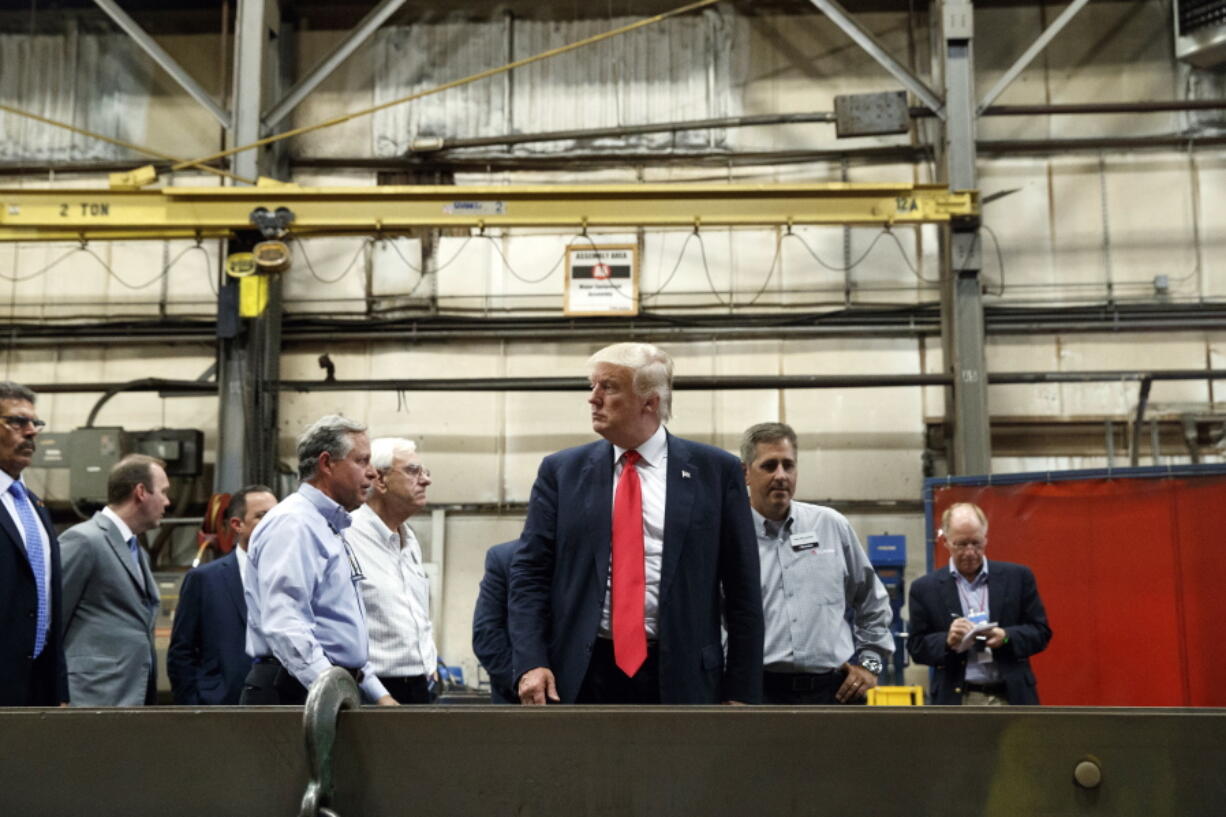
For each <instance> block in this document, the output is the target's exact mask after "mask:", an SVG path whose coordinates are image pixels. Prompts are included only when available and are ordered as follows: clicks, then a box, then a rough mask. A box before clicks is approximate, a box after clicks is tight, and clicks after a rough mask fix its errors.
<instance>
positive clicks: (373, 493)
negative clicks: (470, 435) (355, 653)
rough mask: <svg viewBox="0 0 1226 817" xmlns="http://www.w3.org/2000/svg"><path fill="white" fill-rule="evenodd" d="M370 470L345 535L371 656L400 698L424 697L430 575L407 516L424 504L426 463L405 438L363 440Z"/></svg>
mask: <svg viewBox="0 0 1226 817" xmlns="http://www.w3.org/2000/svg"><path fill="white" fill-rule="evenodd" d="M370 449H371V456H370V462H371V465H372V466H373V467H374V469H375V472H376V474H377V476H376V477H375V481H374V484H373V485H372V486H371V489H370V493H369V494H368V495H367V498H366V504H365V505H363V506H362V507H361V508H358V509H357V510H356V511H354V513H353V527H352V528H351V529H350V531H349V541H350V544H351V545H352V547H353V549H354V551H355V552H356V553H357V556H358V559H359V561H360V562H361V563H362V570H363V572H364V573H365V575H366V581H364V582H362V583H361V588H362V598H363V601H365V603H366V624H367V632H368V633H369V635H370V663H371V666H372V667H374V671H375V674H376V675H377V676H378V677H379V680H380V681H381V682H382V683H383V686H385V687H386V688H387V691H388V693H389V694H390V695H391V696H392V697H393V698H395V699H396V700H397V701H399V702H400V703H402V704H424V703H429V702H430V697H431V695H430V684H431V681H433V680H437V677H438V676H437V672H436V670H437V667H438V651H437V650H436V649H435V646H434V630H433V628H432V627H431V625H430V578H429V576H427V575H426V569H425V565H424V564H423V563H422V556H421V545H420V544H418V542H417V537H416V536H415V535H414V533H413V529H412V528H410V527H409V525H408V520H409V517H411V516H412V515H413V514H415V513H417V512H418V511H420V510H421V509H422V508H424V507H425V506H426V488H427V487H428V486H429V485H430V471H429V470H428V469H427V468H426V467H425V466H424V465H422V462H421V457H420V456H418V454H417V446H416V445H415V444H414V443H413V441H412V440H405V439H399V438H391V437H385V438H380V439H377V440H374V441H372V442H371V444H370Z"/></svg>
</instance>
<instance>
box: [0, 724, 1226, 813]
mask: <svg viewBox="0 0 1226 817" xmlns="http://www.w3.org/2000/svg"><path fill="white" fill-rule="evenodd" d="M0 757H2V758H3V760H2V761H0V813H2V814H13V815H16V814H20V815H23V817H37V816H38V815H73V814H80V815H84V814H89V815H91V816H93V815H124V817H133V815H146V814H147V815H158V816H159V817H161V816H162V815H167V814H170V815H174V817H195V815H201V817H204V815H208V817H216V815H225V814H241V815H253V816H258V817H273V815H286V817H289V815H294V814H297V813H298V808H299V804H300V803H301V801H302V796H303V791H304V788H305V786H306V783H307V763H306V759H305V752H304V749H303V737H302V710H301V709H300V708H289V707H286V708H284V709H282V708H261V709H246V710H243V709H209V710H203V709H188V708H171V707H165V708H159V709H152V710H134V709H113V710H64V711H60V710H36V709H31V710H6V711H0ZM1084 762H1089V763H1091V764H1093V765H1094V766H1096V767H1097V769H1098V770H1099V772H1100V774H1101V783H1100V785H1099V786H1098V787H1097V788H1084V787H1082V786H1081V785H1079V784H1078V783H1077V782H1076V781H1075V779H1074V770H1075V769H1076V767H1077V766H1078V764H1081V763H1084ZM1224 767H1226V710H1218V709H1200V710H1192V709H1061V708H1041V709H1030V710H1021V709H1002V710H999V711H991V710H969V709H967V710H961V709H956V708H944V707H916V708H865V709H857V710H855V711H847V710H845V709H837V708H807V709H792V708H782V707H772V708H763V707H692V708H671V707H657V708H645V707H644V708H622V707H604V708H600V707H549V708H546V709H536V710H528V709H520V708H518V707H490V706H450V707H420V708H419V707H412V708H408V707H406V708H402V709H395V710H382V709H380V710H375V709H369V708H368V709H363V710H361V711H357V712H343V713H341V715H340V720H339V729H338V733H337V742H336V746H335V754H334V763H333V777H334V783H335V796H334V798H333V800H332V807H333V808H334V809H335V811H336V813H337V814H338V815H340V817H357V815H388V814H405V813H410V812H420V813H426V814H430V815H434V816H435V817H443V816H444V815H465V816H466V817H467V816H468V815H478V814H490V815H512V814H514V815H545V816H546V817H571V816H572V815H593V816H594V817H605V815H608V817H613V816H614V815H616V816H617V817H627V815H644V817H672V816H673V815H702V816H703V817H720V815H729V817H732V816H733V815H735V817H743V815H747V814H752V815H772V816H779V817H783V816H785V815H806V817H808V816H809V815H817V814H831V815H835V814H838V815H842V814H866V815H886V816H888V815H899V817H917V815H930V814H931V815H938V814H940V815H976V817H983V816H985V815H986V817H992V815H1009V817H1014V815H1031V814H1042V815H1045V816H1046V817H1059V815H1069V817H1072V816H1073V815H1112V817H1130V815H1137V817H1142V816H1144V817H1150V816H1151V815H1178V817H1198V816H1199V815H1205V816H1206V817H1209V815H1213V817H1217V815H1219V814H1221V810H1222V807H1223V801H1224V797H1223V795H1226V783H1224V782H1223V779H1222V776H1221V769H1222V768H1224ZM1083 770H1084V769H1083Z"/></svg>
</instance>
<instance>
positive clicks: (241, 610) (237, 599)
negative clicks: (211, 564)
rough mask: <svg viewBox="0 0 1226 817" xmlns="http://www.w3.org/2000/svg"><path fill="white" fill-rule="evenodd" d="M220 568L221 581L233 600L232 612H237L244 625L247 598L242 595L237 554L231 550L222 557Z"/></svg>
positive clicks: (240, 573)
mask: <svg viewBox="0 0 1226 817" xmlns="http://www.w3.org/2000/svg"><path fill="white" fill-rule="evenodd" d="M221 570H222V571H223V572H222V583H223V584H224V585H225V586H226V591H227V592H228V593H229V595H230V601H232V602H234V612H236V613H238V617H239V618H241V619H242V620H243V624H244V625H245V624H246V623H247V600H246V599H245V598H244V597H243V574H242V572H241V571H240V570H239V569H238V554H237V553H234V552H231V553H230V555H229V556H227V557H226V558H225V559H223V560H222V567H221Z"/></svg>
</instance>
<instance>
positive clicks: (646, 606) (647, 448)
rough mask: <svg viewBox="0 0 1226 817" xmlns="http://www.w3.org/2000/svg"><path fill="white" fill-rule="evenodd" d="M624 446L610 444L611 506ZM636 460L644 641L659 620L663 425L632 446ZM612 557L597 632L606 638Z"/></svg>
mask: <svg viewBox="0 0 1226 817" xmlns="http://www.w3.org/2000/svg"><path fill="white" fill-rule="evenodd" d="M626 450H627V449H625V448H622V447H621V446H617V445H615V446H613V505H612V506H611V507H616V505H617V481H618V480H619V479H621V475H622V466H623V464H624V463H623V461H622V455H623V454H625V453H626ZM635 450H636V451H638V452H639V457H640V459H639V461H638V463H636V464H635V466H634V467H635V469H636V470H637V471H638V472H639V485H640V486H641V488H642V495H643V569H644V575H645V578H646V579H647V587H646V593H645V598H644V599H643V625H644V627H645V628H646V630H647V640H648V641H654V640H655V639H656V637H657V634H658V633H659V620H660V565H661V563H662V562H663V560H664V500H665V499H666V496H667V492H668V433H667V432H666V431H665V430H664V426H660V427H659V428H657V429H656V433H655V434H652V435H651V436H650V437H648V438H647V441H646V442H644V443H643V444H642V445H640V446H639V447H638V448H636V449H635ZM612 562H613V558H612V554H611V553H610V557H609V579H608V581H607V582H606V583H605V592H604V607H603V608H602V610H601V613H600V634H601V635H602V636H604V637H605V638H609V637H610V634H611V633H612V632H613V628H612V625H611V624H610V622H611V620H612V609H613V597H612V590H613V564H612Z"/></svg>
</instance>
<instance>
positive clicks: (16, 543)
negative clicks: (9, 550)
mask: <svg viewBox="0 0 1226 817" xmlns="http://www.w3.org/2000/svg"><path fill="white" fill-rule="evenodd" d="M0 532H3V534H4V538H5V539H8V540H9V542H10V543H12V545H13V547H15V548H16V549H17V552H18V553H19V554H21V558H22V559H23V560H24V561H25V562H26V564H27V565H28V564H29V562H30V554H29V553H27V552H26V547H25V540H24V539H22V538H21V533H20V532H19V531H18V530H17V525H16V523H15V522H13V517H12V515H11V514H9V512H8V511H7V510H6V509H3V508H0ZM30 575H33V573H31V574H30Z"/></svg>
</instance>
